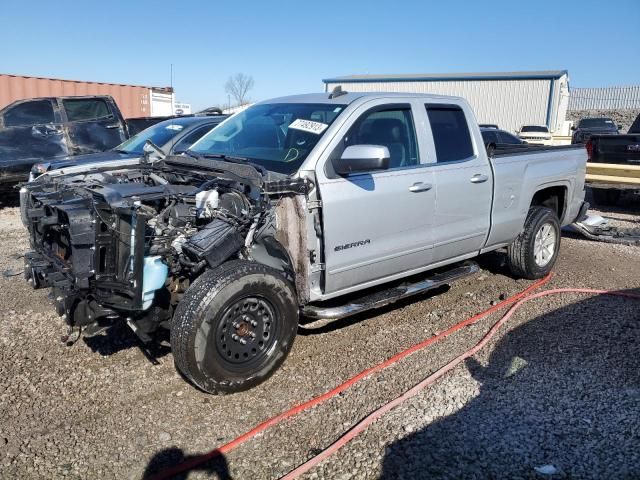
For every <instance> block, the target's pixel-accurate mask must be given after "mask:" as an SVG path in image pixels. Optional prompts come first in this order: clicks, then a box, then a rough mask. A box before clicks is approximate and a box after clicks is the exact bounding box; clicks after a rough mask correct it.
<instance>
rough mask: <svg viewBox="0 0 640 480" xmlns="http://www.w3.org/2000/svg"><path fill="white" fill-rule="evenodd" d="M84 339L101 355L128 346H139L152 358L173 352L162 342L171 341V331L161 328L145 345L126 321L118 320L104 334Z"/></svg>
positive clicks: (112, 352) (115, 351)
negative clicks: (151, 340)
mask: <svg viewBox="0 0 640 480" xmlns="http://www.w3.org/2000/svg"><path fill="white" fill-rule="evenodd" d="M82 341H83V342H84V343H85V344H86V345H87V346H88V347H89V348H90V349H91V350H92V351H93V352H96V353H99V354H100V355H104V356H107V355H113V354H114V353H118V352H120V351H122V350H126V349H128V348H134V347H138V348H140V349H141V350H142V352H143V353H144V354H145V356H147V357H150V360H151V359H155V358H161V357H164V356H165V355H167V354H168V353H170V352H171V347H169V346H166V345H163V344H162V343H165V344H166V343H168V342H169V331H168V330H165V329H162V328H161V329H159V330H158V332H157V333H156V334H154V337H153V342H151V343H149V344H147V345H143V344H142V342H141V341H140V339H139V338H138V337H137V336H136V334H135V333H133V332H132V331H131V329H130V328H129V327H128V326H127V325H126V324H125V323H124V321H116V322H115V323H114V324H113V326H112V327H111V328H109V329H108V330H106V331H105V332H104V333H103V334H100V335H96V336H95V337H89V338H87V337H82Z"/></svg>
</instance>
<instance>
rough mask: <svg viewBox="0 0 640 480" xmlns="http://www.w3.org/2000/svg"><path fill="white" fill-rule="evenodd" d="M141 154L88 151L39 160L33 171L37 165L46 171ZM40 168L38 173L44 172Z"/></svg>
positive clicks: (123, 158) (122, 158) (134, 156)
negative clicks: (54, 158) (43, 160)
mask: <svg viewBox="0 0 640 480" xmlns="http://www.w3.org/2000/svg"><path fill="white" fill-rule="evenodd" d="M138 157H140V155H138V154H137V153H122V152H116V151H115V150H107V151H106V152H97V153H87V154H85V155H75V156H68V157H62V158H60V159H56V160H52V161H50V162H38V163H36V164H35V165H34V166H33V169H32V171H35V169H36V167H37V166H40V165H41V166H43V167H46V171H49V170H55V169H57V168H63V167H68V166H70V165H74V166H75V165H83V164H85V163H95V162H109V161H113V160H126V159H128V158H132V159H133V158H138ZM42 172H43V170H40V171H39V172H38V173H42Z"/></svg>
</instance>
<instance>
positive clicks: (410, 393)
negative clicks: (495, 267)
mask: <svg viewBox="0 0 640 480" xmlns="http://www.w3.org/2000/svg"><path fill="white" fill-rule="evenodd" d="M560 293H586V294H592V295H593V294H595V295H612V296H617V297H625V298H632V299H634V300H640V295H634V294H632V293H624V292H615V291H610V290H592V289H588V288H556V289H553V290H546V291H544V292H539V293H535V294H532V295H528V296H525V297H524V298H521V299H520V300H519V301H518V302H517V303H516V304H515V305H513V306H512V307H511V308H510V309H509V311H508V312H507V313H506V314H505V315H504V316H503V317H502V318H501V319H500V320H498V321H497V322H496V323H495V324H494V325H493V326H492V327H491V329H490V330H489V331H488V332H487V334H486V335H485V336H484V337H482V340H480V341H479V342H478V343H477V344H476V345H475V346H474V347H473V348H471V349H470V350H467V351H466V352H465V353H463V354H462V355H460V356H459V357H456V358H455V359H453V360H452V361H451V362H449V363H447V364H446V365H445V366H444V367H442V368H440V369H439V370H437V371H436V372H434V373H433V374H431V375H430V376H428V377H427V378H425V379H424V380H422V381H421V382H420V383H418V384H416V385H414V386H413V387H412V388H411V389H409V390H407V391H406V392H405V393H403V394H402V395H400V396H399V397H396V398H395V399H394V400H392V401H390V402H389V403H387V404H385V405H383V406H382V407H380V408H378V409H377V410H374V411H373V412H371V413H370V414H369V415H367V416H366V417H365V418H363V419H362V420H361V421H359V422H358V423H357V424H355V425H354V426H353V427H352V428H351V430H349V431H348V432H347V433H346V434H345V435H343V436H342V437H340V438H339V439H338V440H337V441H336V442H335V443H333V444H332V445H330V446H329V447H328V448H327V449H325V450H323V451H322V452H320V453H319V454H318V455H317V456H315V457H313V458H311V459H310V460H308V461H306V462H305V463H303V464H302V465H300V466H299V467H297V468H295V469H294V470H292V471H291V472H289V473H288V474H287V475H285V476H284V477H282V479H281V480H291V479H294V478H298V477H299V476H300V475H302V474H303V473H305V472H308V471H309V470H310V469H312V468H313V467H315V466H317V465H318V464H319V463H320V462H322V461H323V460H325V459H327V458H328V457H330V456H331V455H333V454H334V453H335V452H337V451H338V450H339V449H340V448H342V447H343V446H344V445H346V444H347V443H349V442H350V441H351V440H353V439H354V438H355V437H357V436H358V435H359V434H360V433H362V432H363V431H364V430H366V429H367V427H368V426H369V425H371V424H372V423H374V422H375V421H376V420H378V419H379V418H380V417H382V416H383V415H384V414H385V413H387V412H388V411H390V410H391V409H393V408H395V407H397V406H398V405H400V404H401V403H402V402H404V401H405V400H408V399H409V398H412V397H415V396H416V395H417V394H418V393H420V391H421V390H423V389H425V388H426V387H428V386H430V385H432V384H433V383H435V382H436V381H437V380H438V379H440V378H441V377H443V376H444V375H445V374H446V373H447V372H449V371H450V370H452V369H453V368H455V367H456V366H457V365H459V364H460V363H461V362H462V361H464V360H465V359H467V358H469V357H471V356H473V355H475V354H476V353H477V352H478V351H479V350H480V349H481V348H483V347H484V346H485V345H486V344H487V343H488V342H489V340H491V338H492V337H493V336H494V335H495V334H496V333H497V331H498V330H499V329H500V327H502V326H503V325H504V324H505V323H506V322H507V321H508V320H509V318H511V316H512V315H513V314H514V312H515V311H516V310H517V309H518V308H520V307H521V306H522V304H524V303H526V302H528V301H530V300H534V299H536V298H540V297H545V296H547V295H557V294H560Z"/></svg>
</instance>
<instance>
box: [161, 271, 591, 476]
mask: <svg viewBox="0 0 640 480" xmlns="http://www.w3.org/2000/svg"><path fill="white" fill-rule="evenodd" d="M550 279H551V274H549V275H547V276H546V277H544V278H543V279H541V280H538V281H537V282H535V283H534V284H532V285H530V286H529V287H528V288H526V289H525V290H523V291H521V292H520V293H517V294H516V295H513V296H512V297H509V298H507V299H505V300H503V301H501V302H500V303H498V304H496V305H494V306H492V307H490V308H488V309H486V310H485V311H483V312H480V313H478V314H476V315H474V316H472V317H470V318H468V319H466V320H463V321H462V322H460V323H457V324H456V325H453V326H452V327H450V328H448V329H447V330H445V331H444V332H441V333H439V334H438V335H435V336H433V337H430V338H428V339H426V340H424V341H423V342H420V343H418V344H416V345H414V346H413V347H410V348H408V349H406V350H403V351H402V352H399V353H397V354H395V355H394V356H392V357H390V358H388V359H387V360H385V361H383V362H381V363H378V364H377V365H374V366H373V367H370V368H367V369H366V370H363V371H362V372H360V373H358V374H357V375H355V376H354V377H351V378H350V379H349V380H347V381H346V382H344V383H342V384H340V385H338V386H337V387H335V388H334V389H333V390H330V391H328V392H325V393H323V394H322V395H319V396H317V397H315V398H312V399H311V400H308V401H306V402H304V403H301V404H300V405H297V406H295V407H293V408H291V409H289V410H287V411H285V412H283V413H280V414H279V415H276V416H275V417H271V418H270V419H268V420H266V421H265V422H263V423H261V424H259V425H257V426H255V427H254V428H252V429H251V430H249V431H248V432H246V433H244V434H242V435H240V436H239V437H237V438H235V439H234V440H231V441H230V442H229V443H226V444H224V445H222V446H220V447H218V448H216V449H213V450H211V451H210V452H207V453H204V454H202V455H198V456H194V457H192V458H190V459H189V460H187V461H185V462H182V463H179V464H177V465H174V466H173V467H171V468H168V469H165V470H163V471H161V472H159V473H158V474H157V475H153V476H151V477H150V479H151V480H168V479H170V478H172V477H174V476H176V475H179V474H181V473H184V472H186V471H189V470H191V469H193V468H195V467H197V466H198V465H202V464H203V463H205V462H207V461H208V460H211V459H212V458H215V457H217V456H219V455H225V454H227V453H229V452H231V451H233V450H235V449H236V448H237V447H239V446H240V445H242V444H243V443H245V442H247V441H248V440H250V439H252V438H254V437H255V436H256V435H258V434H260V433H262V432H264V431H265V430H266V429H268V428H269V427H272V426H274V425H277V424H279V423H281V422H282V421H283V420H285V419H287V418H290V417H293V416H295V415H297V414H299V413H301V412H304V411H306V410H309V409H310V408H312V407H315V406H316V405H319V404H321V403H324V402H326V401H327V400H329V399H330V398H333V397H335V396H336V395H338V394H339V393H341V392H343V391H345V390H346V389H347V388H349V387H351V386H352V385H354V384H355V383H357V382H359V381H360V380H362V379H364V378H366V377H368V376H369V375H372V374H374V373H377V372H379V371H381V370H384V369H386V368H388V367H390V366H391V365H393V364H395V363H397V362H399V361H400V360H402V359H403V358H405V357H407V356H409V355H411V354H412V353H415V352H417V351H418V350H422V349H424V348H426V347H428V346H430V345H433V344H434V343H437V342H439V341H441V340H444V339H445V338H446V337H448V336H449V335H451V334H452V333H454V332H456V331H458V330H460V329H462V328H464V327H467V326H469V325H471V324H473V323H475V322H477V321H479V320H481V319H483V318H484V317H486V316H488V315H490V314H492V313H493V312H495V311H497V310H499V309H501V308H502V307H505V306H507V305H512V304H514V303H516V302H518V301H520V300H521V299H526V297H527V296H528V295H529V293H530V292H532V291H533V290H536V289H538V288H540V287H541V286H542V285H544V284H546V283H547V282H548V281H549V280H550ZM589 292H592V291H589ZM543 293H545V292H543ZM512 310H513V309H512ZM512 310H510V311H509V312H510V313H511V312H512ZM489 338H490V337H489ZM487 340H488V338H487ZM485 343H486V342H485ZM480 348H481V347H480ZM464 355H466V354H464ZM465 358H466V357H465ZM456 360H457V359H456ZM456 360H454V362H455V361H456ZM443 368H447V367H443ZM451 368H453V367H449V368H448V369H447V370H446V371H448V370H450V369H451ZM441 370H442V369H441ZM446 371H445V372H442V373H441V374H440V376H442V375H443V374H444V373H446ZM438 372H440V370H439V371H438ZM438 372H436V373H435V374H434V375H436V374H438ZM434 375H432V376H431V377H433V376H434ZM431 377H429V378H431ZM433 381H435V379H434V380H433ZM425 386H426V385H425ZM416 387H417V385H416ZM416 387H414V388H416ZM423 388H424V387H423ZM414 395H415V394H414ZM399 398H400V397H399ZM383 408H384V407H383ZM391 408H393V407H391ZM382 413H384V412H382ZM382 413H381V414H382ZM375 414H376V412H373V413H372V414H371V415H375ZM381 414H380V415H381ZM367 418H368V417H367ZM376 418H378V417H376ZM374 420H375V419H373V420H372V421H374ZM364 421H366V419H365V420H363V422H364ZM359 425H360V424H358V425H356V427H354V429H353V430H350V431H349V432H348V434H347V435H350V434H351V432H353V431H354V430H355V428H357V427H358V426H359ZM367 425H368V424H367ZM364 428H366V425H364V426H363V429H364ZM358 433H359V432H358ZM355 435H357V433H356V434H355ZM355 435H353V436H355ZM353 436H352V437H350V438H349V440H351V438H353ZM343 438H346V437H343ZM349 440H347V441H346V442H345V443H347V442H348V441H349ZM339 441H341V440H339ZM334 445H336V444H334ZM340 446H342V445H338V446H337V448H336V449H335V450H337V449H339V448H340ZM330 448H333V445H332V446H331V447H330ZM325 452H327V451H325ZM325 452H322V453H321V454H320V455H324V454H325ZM331 453H333V451H331V452H330V453H328V455H326V456H329V455H331ZM326 456H323V457H322V458H321V459H320V460H319V461H322V459H324V458H326ZM316 458H318V457H316ZM314 460H315V458H314V459H311V460H310V461H309V462H313V461H314ZM309 462H307V463H305V464H303V465H301V466H300V467H298V468H296V469H295V470H293V471H292V472H291V473H289V474H288V475H287V477H285V478H295V477H296V476H298V475H300V474H302V473H303V472H305V471H307V470H308V469H309V468H311V467H313V465H309V466H308V467H307V465H308V464H309ZM305 467H307V468H305Z"/></svg>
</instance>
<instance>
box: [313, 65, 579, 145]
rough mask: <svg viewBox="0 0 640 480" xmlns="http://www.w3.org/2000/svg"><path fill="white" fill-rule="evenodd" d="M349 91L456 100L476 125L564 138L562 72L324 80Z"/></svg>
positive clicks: (565, 84) (566, 86) (566, 84)
mask: <svg viewBox="0 0 640 480" xmlns="http://www.w3.org/2000/svg"><path fill="white" fill-rule="evenodd" d="M323 83H324V86H325V91H331V90H333V88H334V87H336V86H338V85H339V86H341V87H342V89H343V90H347V91H351V92H411V93H434V94H439V95H455V96H460V97H463V98H465V99H466V100H467V101H468V102H469V103H470V104H471V106H472V107H473V110H474V112H475V114H476V117H477V119H478V122H480V123H492V124H498V125H499V126H500V128H503V129H505V130H510V131H515V130H518V129H519V128H520V127H521V126H522V125H524V124H538V125H547V126H548V127H549V129H550V130H551V131H552V132H555V133H559V134H563V133H561V132H563V130H565V129H566V128H567V126H566V124H565V117H566V113H567V105H568V101H569V74H568V73H567V71H566V70H554V71H541V72H508V73H454V74H449V73H435V74H430V73H425V74H410V75H349V76H346V77H336V78H327V79H324V80H323Z"/></svg>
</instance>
